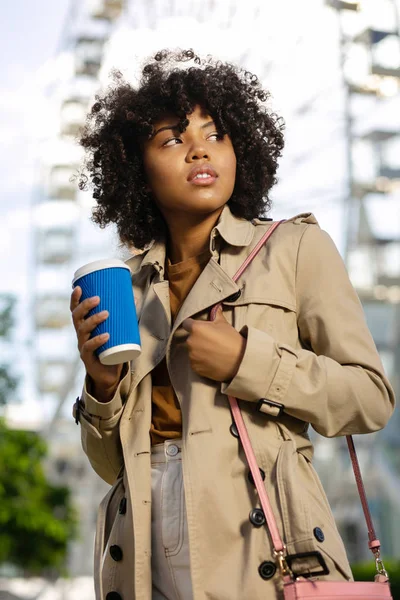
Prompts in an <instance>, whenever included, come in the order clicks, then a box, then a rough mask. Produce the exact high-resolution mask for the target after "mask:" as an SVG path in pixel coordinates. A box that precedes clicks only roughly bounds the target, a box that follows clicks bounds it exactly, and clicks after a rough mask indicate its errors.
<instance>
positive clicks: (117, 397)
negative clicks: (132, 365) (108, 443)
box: [82, 363, 131, 419]
mask: <svg viewBox="0 0 400 600" xmlns="http://www.w3.org/2000/svg"><path fill="white" fill-rule="evenodd" d="M123 369H124V370H126V373H125V375H124V376H123V378H122V379H121V381H120V382H119V384H118V387H117V389H116V391H115V394H114V396H113V398H112V399H111V400H110V401H109V402H99V401H98V400H96V398H94V397H93V396H92V395H91V394H90V393H89V392H88V382H89V381H88V376H87V375H86V377H85V382H84V384H83V391H82V401H83V404H84V406H85V411H86V412H87V413H88V414H89V415H91V416H94V417H100V419H111V418H112V417H114V416H115V415H116V414H117V413H119V411H120V410H121V408H122V406H123V404H124V402H125V400H126V398H127V396H128V393H129V387H130V381H131V377H130V375H131V374H130V369H129V363H125V365H124V367H123Z"/></svg>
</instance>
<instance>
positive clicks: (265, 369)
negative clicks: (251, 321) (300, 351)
mask: <svg viewBox="0 0 400 600" xmlns="http://www.w3.org/2000/svg"><path fill="white" fill-rule="evenodd" d="M240 333H241V334H242V335H243V336H244V337H247V344H246V348H245V351H244V355H243V358H242V361H241V363H240V366H239V370H238V372H237V373H236V375H235V377H234V378H233V379H232V380H231V381H230V382H223V383H222V384H221V392H222V393H223V394H226V395H227V396H234V397H235V398H240V399H241V400H252V401H255V400H259V399H260V398H265V396H266V392H267V390H268V389H269V387H270V385H271V382H272V380H273V377H274V374H275V371H276V370H277V368H278V365H279V357H278V356H277V355H276V350H275V340H274V339H273V338H272V337H271V336H270V335H269V334H268V333H265V332H264V331H260V330H259V329H255V328H254V327H248V326H247V325H245V326H244V327H243V328H242V330H241V331H240Z"/></svg>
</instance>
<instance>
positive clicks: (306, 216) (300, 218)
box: [252, 212, 318, 225]
mask: <svg viewBox="0 0 400 600" xmlns="http://www.w3.org/2000/svg"><path fill="white" fill-rule="evenodd" d="M268 221H269V222H272V221H274V219H272V218H271V217H257V218H255V219H252V223H253V225H264V224H265V223H266V222H268ZM286 222H287V223H294V224H295V225H298V224H299V223H307V224H312V225H318V221H317V219H316V218H315V216H314V215H313V213H311V212H305V213H300V214H298V215H295V216H294V217H291V218H290V219H286Z"/></svg>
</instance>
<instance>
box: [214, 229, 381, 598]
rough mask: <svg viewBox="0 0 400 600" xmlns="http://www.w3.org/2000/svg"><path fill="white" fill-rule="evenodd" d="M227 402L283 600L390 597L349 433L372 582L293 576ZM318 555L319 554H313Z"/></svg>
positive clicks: (242, 431) (237, 418)
mask: <svg viewBox="0 0 400 600" xmlns="http://www.w3.org/2000/svg"><path fill="white" fill-rule="evenodd" d="M283 222H284V220H282V221H277V222H276V223H274V224H273V225H271V227H270V228H269V229H268V231H267V232H266V233H265V234H264V235H263V237H262V238H261V239H260V241H259V242H258V243H257V245H256V246H255V248H254V249H253V250H252V252H251V253H250V254H249V256H248V257H247V259H246V260H245V261H244V263H243V264H242V266H241V267H240V269H239V270H238V271H237V272H236V273H235V275H234V277H233V281H237V279H238V278H239V277H240V275H241V274H242V273H243V271H244V270H245V269H246V267H247V266H248V265H249V264H250V263H251V261H252V260H253V258H254V257H255V256H256V255H257V253H258V252H259V250H260V249H261V248H262V246H263V245H264V243H265V242H266V241H267V240H268V238H269V237H270V235H271V234H272V233H273V232H274V231H275V229H276V228H277V227H278V226H279V225H280V224H281V223H283ZM220 304H221V303H219V304H216V305H215V306H213V308H212V309H211V311H210V317H209V320H210V321H214V319H215V315H216V313H217V310H218V307H219V306H220ZM228 399H229V404H230V407H231V411H232V416H233V419H234V422H235V424H236V428H237V431H238V434H239V438H240V441H241V443H242V446H243V449H244V452H245V455H246V459H247V462H248V464H249V467H250V471H251V474H252V476H253V480H254V483H255V486H256V488H257V492H258V495H259V498H260V502H261V506H262V509H263V512H264V516H265V520H266V524H267V528H268V531H269V534H270V537H271V541H272V546H273V555H274V557H275V559H276V562H277V566H278V568H279V570H280V573H281V575H282V578H283V590H284V597H285V600H303V599H304V600H306V599H307V598H320V599H321V600H333V599H334V598H339V597H340V598H341V599H342V600H347V599H349V600H350V599H352V600H354V599H356V598H359V599H365V598H374V599H375V600H383V599H391V598H392V595H391V593H390V585H389V577H388V574H387V572H386V570H385V568H384V566H383V562H382V560H381V558H380V542H379V540H378V539H377V538H376V535H375V530H374V526H373V523H372V518H371V513H370V511H369V507H368V502H367V497H366V494H365V489H364V484H363V481H362V477H361V472H360V467H359V464H358V459H357V454H356V450H355V447H354V442H353V438H352V436H350V435H349V436H346V439H347V445H348V448H349V452H350V458H351V462H352V466H353V470H354V476H355V479H356V483H357V488H358V493H359V495H360V500H361V504H362V507H363V511H364V515H365V520H366V523H367V528H368V540H369V544H368V546H369V548H370V550H371V551H372V553H373V555H374V558H375V564H376V570H377V574H376V575H375V579H374V581H371V582H356V581H320V580H319V579H315V578H310V577H311V576H312V575H314V574H313V573H311V574H308V575H307V574H306V575H305V574H303V575H301V576H296V574H295V573H293V571H292V570H291V568H290V564H291V562H292V560H293V559H294V558H301V555H300V554H297V555H292V556H289V555H288V554H287V551H286V546H285V544H284V543H283V541H282V539H281V537H280V534H279V530H278V527H277V524H276V520H275V517H274V515H273V512H272V508H271V504H270V502H269V498H268V495H267V491H266V489H265V486H264V484H263V481H262V478H261V475H260V469H259V467H258V466H257V460H256V457H255V455H254V451H253V448H252V446H251V442H250V439H249V435H248V433H247V429H246V425H245V423H244V421H243V417H242V413H241V412H240V408H239V405H238V403H237V400H236V398H234V397H233V396H228ZM316 554H319V553H316ZM321 566H322V567H323V570H322V571H321V573H318V574H321V575H323V574H325V575H326V574H328V573H329V571H328V569H327V567H326V565H325V564H324V561H323V559H322V557H321Z"/></svg>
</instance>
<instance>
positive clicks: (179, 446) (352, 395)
mask: <svg viewBox="0 0 400 600" xmlns="http://www.w3.org/2000/svg"><path fill="white" fill-rule="evenodd" d="M193 58H194V59H195V63H196V64H195V66H194V67H191V68H189V69H187V68H183V69H182V68H181V67H182V65H180V64H179V63H181V62H182V61H183V62H184V61H185V60H191V59H193ZM177 64H178V65H179V67H180V68H176V65H177ZM116 80H117V85H116V86H115V88H113V89H111V90H109V91H108V92H107V93H106V94H105V95H104V96H103V97H101V98H97V101H96V103H95V104H94V105H93V107H92V110H91V114H90V118H89V122H88V125H87V127H86V129H85V131H84V133H83V135H82V138H81V144H82V145H83V147H84V148H85V149H86V151H87V163H86V166H87V169H88V171H89V174H90V177H91V180H92V184H93V186H94V194H93V195H94V197H95V198H96V200H97V208H96V209H95V211H94V220H95V222H97V223H98V224H99V225H100V226H102V227H104V226H105V225H106V224H108V223H115V224H116V226H117V230H118V233H119V236H120V239H121V242H122V243H124V244H125V245H127V246H133V247H135V248H137V249H141V250H143V249H144V251H143V252H142V253H140V254H138V255H136V256H134V257H132V258H130V259H129V260H128V261H127V264H128V265H129V266H130V268H131V270H132V284H133V290H134V296H135V301H136V305H137V312H138V318H139V326H140V335H141V342H142V353H141V355H140V356H139V358H137V359H136V360H135V361H133V362H132V363H131V364H130V365H129V364H125V365H119V366H116V367H110V366H104V365H102V364H101V363H100V362H99V361H98V359H97V358H96V356H95V354H94V350H95V349H96V348H97V347H99V346H101V345H102V344H103V343H104V338H99V337H94V338H93V339H90V333H91V331H93V329H94V327H95V326H96V325H97V324H98V323H99V322H101V321H103V320H104V319H106V318H107V314H101V313H99V314H96V315H94V316H92V317H90V318H87V319H85V316H86V315H87V313H88V311H89V310H90V309H91V308H93V307H95V306H96V305H97V304H98V298H97V299H96V298H90V299H87V300H85V301H83V302H82V303H80V302H79V299H80V295H81V290H80V288H79V287H78V288H76V289H75V291H74V292H73V294H72V297H71V311H72V317H73V322H74V326H75V329H76V331H77V336H78V346H79V350H80V353H81V358H82V360H83V362H84V364H85V367H86V372H87V376H86V380H85V384H84V389H83V393H82V397H81V400H80V402H78V403H77V406H75V410H74V414H75V415H76V409H77V408H78V409H79V410H78V417H79V420H80V423H81V426H82V444H83V448H84V450H85V452H86V453H87V455H88V457H89V460H90V462H91V464H92V466H93V468H94V469H95V471H96V472H97V473H98V474H99V475H100V477H102V478H103V479H104V480H105V481H106V482H108V483H109V484H110V485H112V488H111V490H110V492H109V494H108V495H107V496H106V498H105V499H104V500H103V502H102V504H101V507H100V510H99V518H98V527H97V536H96V549H95V581H96V597H97V598H98V599H106V600H121V599H123V600H132V599H136V600H149V599H150V598H153V600H165V599H168V600H177V599H181V600H190V599H192V598H193V599H194V600H206V599H207V600H243V599H246V600H250V599H251V600H258V599H260V600H261V599H263V600H264V599H265V598H271V599H272V598H280V597H281V593H282V592H281V587H282V584H281V577H280V574H279V570H277V569H276V563H275V558H274V556H273V554H272V547H271V543H270V540H269V536H268V533H267V531H266V529H265V527H257V526H254V525H253V523H252V522H251V521H250V520H249V513H250V512H251V511H252V509H254V508H256V507H259V506H260V504H259V501H258V497H257V494H256V491H255V487H254V485H253V483H252V481H251V478H249V477H248V467H247V464H246V460H245V457H244V454H243V450H242V448H241V446H240V443H239V442H238V439H237V437H236V435H235V433H236V432H235V429H234V428H232V427H231V425H232V418H231V414H230V410H229V407H228V401H227V395H228V394H229V395H232V396H235V397H237V398H238V399H239V402H240V406H241V409H242V413H243V415H244V419H245V422H246V424H247V428H248V431H249V435H250V438H251V440H252V444H253V447H254V450H255V453H256V457H257V460H258V464H259V465H260V467H261V469H262V470H263V472H264V477H265V479H264V482H265V485H266V487H267V491H268V494H269V496H270V499H271V503H272V507H273V509H274V512H275V516H276V518H277V520H278V523H279V527H280V530H281V535H282V536H283V539H284V540H285V543H286V545H287V550H288V553H289V554H292V555H293V554H299V553H305V554H306V555H305V556H303V557H302V558H298V559H297V560H294V562H293V564H292V568H293V570H294V571H295V572H296V573H298V574H305V575H307V574H309V573H310V572H311V573H314V572H320V571H321V567H320V564H321V559H319V557H322V559H324V561H325V563H326V565H327V567H328V569H329V574H327V575H320V576H321V578H325V579H327V580H343V579H351V577H352V574H351V570H350V567H349V564H348V561H347V557H346V553H345V550H344V547H343V544H342V541H341V539H340V536H339V533H338V531H337V529H336V526H335V523H334V519H333V517H332V514H331V511H330V508H329V504H328V502H327V499H326V496H325V494H324V492H323V490H322V487H321V484H320V482H319V479H318V477H317V475H316V473H315V471H314V469H313V467H312V464H311V460H312V444H311V442H310V439H309V437H308V434H307V429H308V426H309V424H311V425H312V427H313V428H314V429H315V430H316V431H318V432H319V433H320V434H322V435H325V436H328V437H332V436H342V435H346V434H353V433H368V432H372V431H377V430H378V429H381V428H382V427H384V426H385V424H386V423H387V421H388V419H389V417H390V415H391V413H392V411H393V406H394V396H393V391H392V388H391V386H390V384H389V382H388V380H387V378H386V376H385V373H384V370H383V367H382V364H381V361H380V359H379V356H378V354H377V351H376V348H375V345H374V342H373V340H372V337H371V335H370V333H369V331H368V328H367V325H366V323H365V319H364V314H363V310H362V307H361V304H360V302H359V299H358V297H357V295H356V293H355V291H354V289H353V287H352V285H351V283H350V281H349V278H348V275H347V273H346V269H345V267H344V264H343V261H342V259H341V257H340V255H339V253H338V251H337V250H336V248H335V246H334V244H333V242H332V240H331V239H330V237H329V236H328V234H327V233H325V232H324V231H322V230H321V229H320V228H319V226H318V223H317V221H316V219H315V217H314V216H313V215H312V214H310V213H304V214H300V215H297V216H295V217H293V218H292V219H289V220H287V221H286V222H285V223H284V224H282V225H280V227H279V228H278V229H277V231H276V232H275V233H274V234H273V235H272V237H271V239H270V240H269V241H268V242H267V244H266V245H265V247H264V248H263V249H262V250H261V251H260V252H259V254H258V255H257V257H256V258H255V259H254V261H253V262H252V264H251V265H250V267H249V268H248V269H247V270H246V271H245V273H244V274H243V275H242V276H241V278H240V279H239V280H238V283H234V282H233V281H232V277H233V275H234V274H235V273H236V271H237V270H238V268H239V267H240V266H241V265H242V263H243V262H244V260H245V258H246V257H247V256H248V255H249V253H250V252H251V250H252V249H253V248H254V246H255V245H256V243H257V241H258V240H259V239H260V238H261V237H262V235H263V234H264V233H265V231H266V230H267V229H268V228H269V227H270V226H271V220H270V219H267V218H258V217H259V215H261V214H265V211H266V210H269V209H270V200H269V197H268V194H269V191H270V189H271V187H272V186H273V185H274V183H275V182H276V177H275V174H276V169H277V160H278V158H279V156H280V154H281V150H282V148H283V134H282V124H281V122H280V120H279V119H278V118H277V117H276V115H274V114H273V113H271V112H270V111H269V110H268V109H267V107H266V104H265V101H266V100H267V98H268V94H267V93H266V92H265V91H263V90H262V88H261V86H260V83H259V82H258V80H257V78H256V77H254V76H253V75H251V74H250V73H248V72H243V71H241V70H240V69H238V68H236V67H234V66H232V65H228V64H221V63H214V62H213V61H212V60H208V62H204V61H200V59H198V57H195V56H194V55H193V52H191V51H188V52H182V53H180V54H179V53H172V52H167V51H163V52H160V53H158V54H157V55H156V57H155V60H154V61H151V62H150V63H149V64H147V65H146V66H145V67H144V69H143V75H142V79H141V82H140V86H139V88H138V89H137V90H135V89H133V88H132V87H131V86H130V85H129V84H127V83H126V82H124V81H123V80H121V79H120V75H119V74H118V73H117V74H116ZM85 182H86V179H85V176H83V177H82V181H81V185H82V187H84V186H85ZM219 302H222V304H223V310H220V311H219V312H218V313H217V317H216V319H215V321H208V317H209V311H210V309H211V307H212V306H213V305H215V304H217V303H219ZM316 553H317V554H316Z"/></svg>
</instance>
